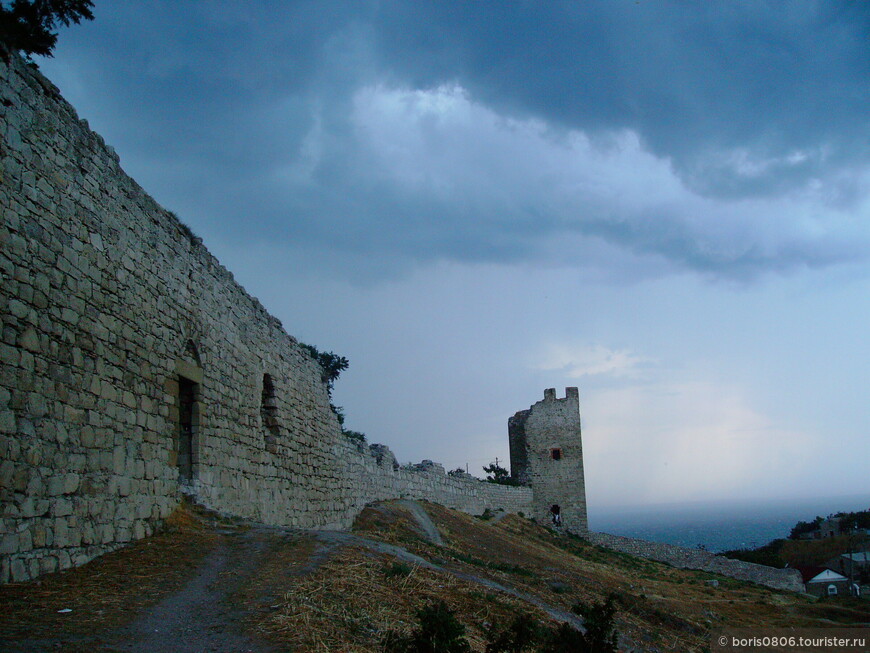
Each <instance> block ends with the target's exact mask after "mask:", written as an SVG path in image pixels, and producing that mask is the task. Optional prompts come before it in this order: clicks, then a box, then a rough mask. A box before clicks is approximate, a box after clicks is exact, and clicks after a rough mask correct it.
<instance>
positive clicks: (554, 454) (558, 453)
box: [550, 449, 562, 460]
mask: <svg viewBox="0 0 870 653" xmlns="http://www.w3.org/2000/svg"><path fill="white" fill-rule="evenodd" d="M550 458H552V459H553V460H562V450H561V449H550Z"/></svg>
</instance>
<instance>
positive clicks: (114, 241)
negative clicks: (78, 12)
mask: <svg viewBox="0 0 870 653" xmlns="http://www.w3.org/2000/svg"><path fill="white" fill-rule="evenodd" d="M0 130H2V142H0V144H2V150H0V163H2V169H0V175H2V177H0V210H2V224H0V243H2V246H0V275H2V288H0V306H2V320H3V322H2V341H0V500H2V513H0V582H8V581H10V580H13V581H22V580H26V579H29V578H33V577H36V576H38V575H40V574H43V573H48V572H52V571H55V570H58V569H64V568H67V567H69V566H72V565H78V564H82V563H84V562H86V561H88V560H89V559H91V558H93V557H94V556H96V555H100V554H102V553H105V552H107V551H109V550H112V549H114V548H117V547H118V546H121V545H123V544H124V543H126V542H129V541H131V540H134V539H137V538H141V537H144V536H146V535H149V534H150V533H151V532H153V530H154V528H155V527H156V526H157V525H158V524H159V522H160V520H162V519H164V518H166V517H167V516H168V515H169V514H170V512H171V511H172V510H173V509H174V508H175V507H176V506H177V505H178V503H179V501H180V499H181V495H182V492H185V493H188V494H192V495H194V496H195V498H196V500H197V501H198V502H199V503H201V504H203V505H205V506H207V507H210V508H213V509H215V510H219V511H222V512H226V513H231V514H234V515H238V516H242V517H248V518H252V519H257V520H260V521H263V522H266V523H269V524H275V525H285V526H295V527H301V528H346V527H348V526H349V525H350V523H351V522H352V520H353V518H354V517H355V515H356V514H357V513H358V512H359V511H360V510H361V509H362V507H363V506H364V505H365V504H366V503H369V502H371V501H375V500H379V499H388V498H399V497H409V498H425V499H429V500H431V501H436V502H439V503H443V504H444V505H447V506H450V507H453V508H458V509H461V510H465V511H469V512H475V513H478V512H482V511H483V510H484V509H485V508H503V509H506V510H512V511H522V510H528V509H529V506H530V504H531V496H532V491H531V489H529V488H514V487H505V486H496V485H493V484H489V483H484V482H480V481H477V480H475V479H473V478H471V477H462V476H460V477H453V476H448V475H446V474H444V470H443V468H441V467H440V466H437V465H431V464H430V465H421V466H419V468H414V469H409V468H403V467H399V466H398V465H396V463H395V458H394V456H393V455H392V453H390V452H389V450H388V449H386V448H385V447H381V446H378V445H373V446H372V447H371V448H369V447H362V448H360V447H358V446H357V445H356V444H354V443H353V442H351V441H349V440H348V439H347V438H345V437H344V436H343V435H342V434H341V430H340V427H339V424H338V422H337V420H336V418H335V415H334V414H333V413H332V411H331V410H330V407H329V398H328V396H327V392H326V387H325V384H324V383H323V381H322V379H321V370H320V368H319V366H318V365H317V363H316V362H315V361H314V360H312V359H311V357H310V356H309V355H308V354H307V352H306V351H305V350H304V349H303V348H302V347H300V346H299V344H298V343H297V342H296V340H295V339H294V338H292V337H290V336H288V335H287V333H286V332H285V331H284V330H283V328H282V326H281V323H280V322H279V321H278V320H277V319H275V318H274V317H272V316H271V315H269V313H267V312H266V310H265V309H264V308H263V307H262V306H261V305H260V303H259V302H258V301H257V300H256V299H255V298H253V297H251V296H249V295H248V294H247V293H246V292H245V291H244V289H243V288H242V287H241V286H240V285H239V284H238V283H236V282H235V281H234V279H233V276H232V274H231V273H230V272H228V271H227V270H226V269H225V268H224V267H223V266H221V264H220V263H219V262H218V261H217V260H216V259H215V258H214V256H212V255H211V254H210V253H209V252H208V250H207V249H206V248H205V247H204V246H203V245H202V243H201V241H200V240H199V239H198V238H196V237H195V236H194V235H193V234H192V233H191V232H190V230H189V229H187V228H186V227H185V226H184V225H183V224H181V223H180V222H179V221H178V220H177V218H175V216H174V215H172V214H171V213H169V212H167V211H166V210H164V209H163V208H161V207H160V206H159V205H157V203H156V202H155V201H154V200H153V199H151V198H150V197H149V196H148V195H147V194H146V193H145V192H143V190H142V189H141V188H140V187H139V186H138V185H137V184H136V183H135V182H134V181H133V180H132V179H131V178H130V177H128V176H127V175H126V174H125V173H124V171H123V170H122V169H121V167H120V165H119V159H118V157H117V155H115V153H114V152H113V151H112V149H111V148H110V147H108V146H107V145H106V144H105V143H104V142H103V140H102V139H101V138H100V137H99V136H98V135H97V134H95V133H93V132H92V131H91V130H90V129H89V128H88V125H87V123H86V122H84V121H80V120H79V119H78V116H77V115H76V112H75V110H74V109H73V108H72V107H71V106H70V105H69V104H68V103H67V102H66V101H64V100H63V98H61V97H60V94H59V92H58V90H57V89H56V88H55V87H54V86H53V85H52V84H51V83H50V82H48V81H47V80H46V79H45V78H44V77H43V76H42V75H41V74H39V73H38V72H37V71H35V70H33V69H32V68H31V67H29V66H26V65H25V64H24V63H23V62H22V61H21V60H20V59H19V58H18V57H14V56H13V57H12V58H11V59H10V62H9V63H8V64H4V63H2V62H0Z"/></svg>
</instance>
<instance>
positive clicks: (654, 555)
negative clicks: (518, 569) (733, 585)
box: [588, 532, 804, 592]
mask: <svg viewBox="0 0 870 653" xmlns="http://www.w3.org/2000/svg"><path fill="white" fill-rule="evenodd" d="M588 539H589V540H590V541H591V542H593V543H595V544H599V545H601V546H604V547H607V548H608V549H614V550H616V551H622V552H623V553H629V554H631V555H634V556H638V557H640V558H648V559H650V560H657V561H659V562H666V563H668V564H669V565H673V566H674V567H679V568H680V569H698V570H700V571H709V572H711V573H714V574H720V575H722V576H727V577H729V578H735V579H737V580H745V581H749V582H752V583H758V584H759V585H766V586H768V587H772V588H774V589H779V590H788V591H791V592H803V591H804V585H803V580H802V579H801V575H800V572H799V571H798V570H797V569H777V568H775V567H766V566H765V565H757V564H754V563H751V562H743V561H742V560H732V559H730V558H725V557H723V556H718V555H715V554H713V553H710V552H709V551H703V550H701V549H687V548H685V547H681V546H676V545H673V544H662V543H659V542H647V541H646V540H636V539H634V538H630V537H622V536H620V535H610V534H608V533H593V532H590V533H589V534H588Z"/></svg>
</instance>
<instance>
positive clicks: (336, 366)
mask: <svg viewBox="0 0 870 653" xmlns="http://www.w3.org/2000/svg"><path fill="white" fill-rule="evenodd" d="M299 345H300V346H301V347H302V348H303V349H304V350H305V351H306V352H308V355H309V356H311V358H313V359H314V360H315V361H316V362H317V364H318V365H320V380H321V381H323V382H324V383H325V384H326V394H327V395H328V396H329V407H330V408H331V409H332V412H333V413H335V417H336V418H337V419H338V423H339V425H341V432H342V433H343V434H344V436H345V437H346V438H348V439H350V440H353V441H354V442H357V443H359V444H362V443H364V442H365V441H366V435H365V433H361V432H360V431H351V430H350V429H346V428H344V409H343V408H342V407H341V406H336V405H335V404H334V403H332V390H333V388H334V387H335V382H336V381H337V380H338V377H339V376H341V373H342V372H344V371H345V370H346V369H347V368H348V367H349V366H350V361H348V360H347V358H345V357H344V356H339V355H338V354H334V353H332V352H331V351H320V350H319V349H318V348H317V347H315V346H314V345H306V344H305V343H304V342H300V343H299Z"/></svg>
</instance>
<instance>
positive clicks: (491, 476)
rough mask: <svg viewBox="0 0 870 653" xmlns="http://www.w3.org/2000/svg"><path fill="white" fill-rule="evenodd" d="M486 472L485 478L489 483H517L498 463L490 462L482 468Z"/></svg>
mask: <svg viewBox="0 0 870 653" xmlns="http://www.w3.org/2000/svg"><path fill="white" fill-rule="evenodd" d="M483 471H485V472H486V480H487V482H489V483H498V484H499V485H517V482H516V480H514V479H513V478H512V477H511V474H510V472H509V471H508V470H506V469H505V468H504V467H502V466H501V465H499V464H498V463H490V464H489V465H487V466H486V467H484V468H483Z"/></svg>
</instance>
